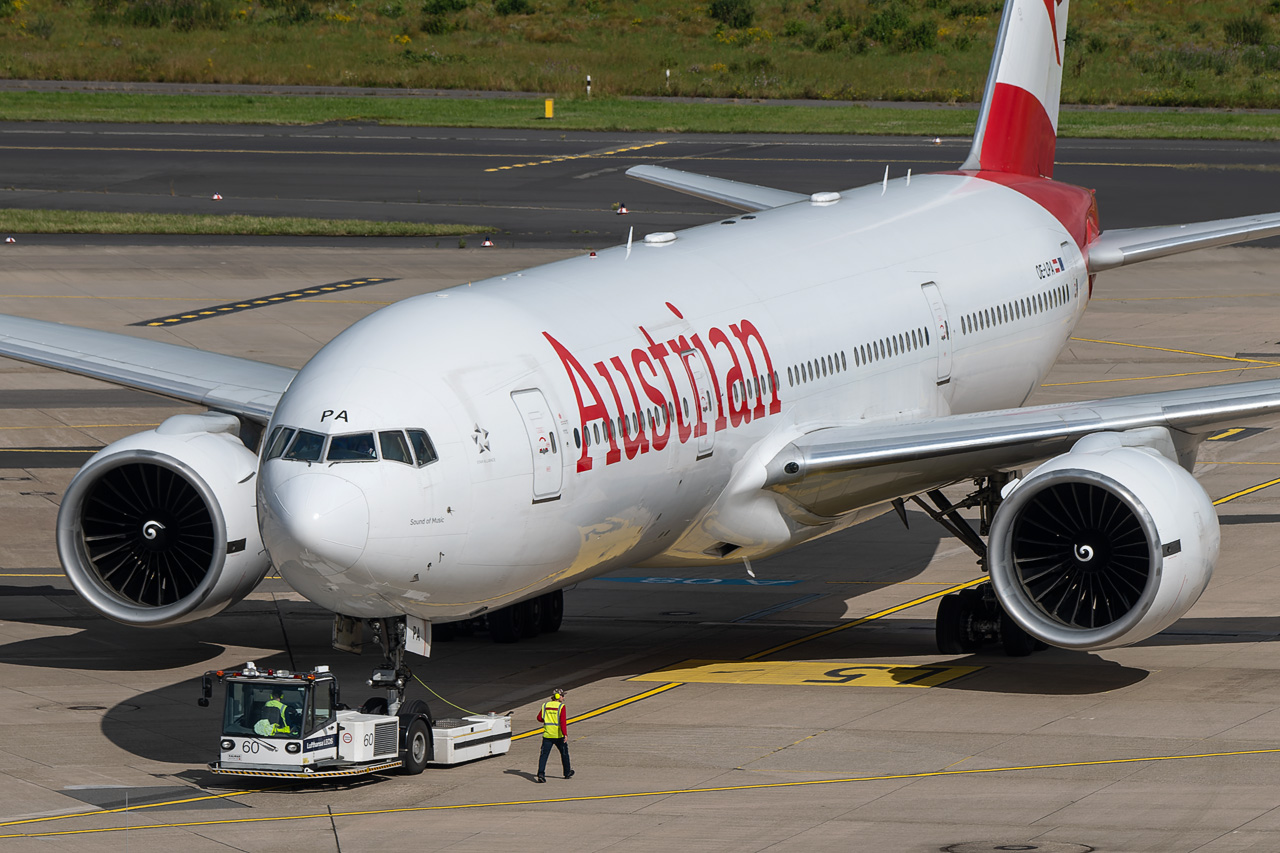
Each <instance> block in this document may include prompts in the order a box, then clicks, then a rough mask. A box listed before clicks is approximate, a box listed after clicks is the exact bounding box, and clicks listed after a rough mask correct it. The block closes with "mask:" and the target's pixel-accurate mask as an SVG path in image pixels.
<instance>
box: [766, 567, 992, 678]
mask: <svg viewBox="0 0 1280 853" xmlns="http://www.w3.org/2000/svg"><path fill="white" fill-rule="evenodd" d="M986 580H987V578H986V576H983V577H980V578H974V579H973V580H971V581H965V582H964V583H958V584H954V585H952V586H949V587H947V588H946V589H940V590H938V591H937V592H931V593H929V594H928V595H922V596H920V597H919V598H913V599H912V600H910V601H908V602H906V603H905V604H898V605H895V606H893V607H888V608H885V609H884V610H880V611H877V612H876V613H872V614H871V615H870V616H863V617H862V618H861V619H851V620H850V621H848V622H842V623H840V624H839V625H835V626H833V627H831V628H825V629H823V630H821V631H817V632H815V633H813V634H810V635H808V636H807V637H801V638H799V639H798V640H791V641H789V642H786V643H782V644H780V645H777V646H773V647H772V648H768V649H765V650H764V651H762V652H756V653H755V654H753V655H748V656H747V657H745V658H743V660H746V661H754V660H760V659H761V658H766V657H768V656H769V655H772V654H777V653H778V652H781V651H784V650H786V649H790V648H794V647H795V646H798V645H800V644H801V643H807V642H809V641H810V640H816V639H819V638H820V637H826V636H829V635H831V634H835V633H837V632H838V631H847V630H849V629H850V628H856V627H858V626H859V625H865V624H867V623H868V622H872V621H874V620H876V619H883V618H884V617H885V616H890V615H892V614H894V613H898V612H900V611H902V610H908V609H910V608H912V607H915V606H916V605H918V604H924V603H925V602H926V601H933V600H934V599H935V598H942V596H944V595H948V594H950V593H953V592H958V591H960V590H962V589H968V588H969V587H971V586H977V585H978V584H980V583H986Z"/></svg>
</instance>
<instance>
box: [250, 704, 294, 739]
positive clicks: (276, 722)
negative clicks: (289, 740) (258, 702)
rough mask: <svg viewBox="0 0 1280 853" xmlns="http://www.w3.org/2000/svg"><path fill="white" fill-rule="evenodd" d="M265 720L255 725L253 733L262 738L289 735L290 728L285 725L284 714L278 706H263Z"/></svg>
mask: <svg viewBox="0 0 1280 853" xmlns="http://www.w3.org/2000/svg"><path fill="white" fill-rule="evenodd" d="M262 713H263V715H264V716H263V718H262V719H261V720H258V722H256V723H254V724H253V731H254V733H255V734H259V735H261V736H262V737H275V736H277V735H287V734H289V727H288V726H286V725H284V717H283V716H282V715H283V712H282V711H281V710H280V707H279V706H277V705H272V704H271V703H267V704H266V705H264V706H262Z"/></svg>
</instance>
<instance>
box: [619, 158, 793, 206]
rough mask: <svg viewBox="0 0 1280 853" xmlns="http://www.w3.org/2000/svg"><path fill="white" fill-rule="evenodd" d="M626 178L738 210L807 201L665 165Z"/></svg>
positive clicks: (639, 169) (642, 168)
mask: <svg viewBox="0 0 1280 853" xmlns="http://www.w3.org/2000/svg"><path fill="white" fill-rule="evenodd" d="M627 177H629V178H636V179H638V180H641V181H644V182H645V183H647V184H654V185H655V186H659V187H666V188H667V189H671V190H675V191H676V192H682V193H686V194H688V195H692V196H697V197H698V198H705V199H707V200H708V201H718V202H720V203H721V204H727V205H728V206H729V207H736V208H738V209H739V210H768V209H769V208H772V207H782V205H784V204H794V203H795V202H797V201H806V200H807V199H808V198H809V197H808V196H807V195H803V194H801V193H793V192H788V191H787V190H775V189H773V188H772V187H761V186H757V185H755V184H744V183H742V182H741V181H730V180H728V179H727V178H711V177H708V176H706V175H697V174H694V173H693V172H681V171H680V170H679V169H668V168H666V167H665V166H632V167H631V168H630V169H627Z"/></svg>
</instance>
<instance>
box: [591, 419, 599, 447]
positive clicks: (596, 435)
mask: <svg viewBox="0 0 1280 853" xmlns="http://www.w3.org/2000/svg"><path fill="white" fill-rule="evenodd" d="M591 437H592V438H594V439H595V440H596V444H599V443H600V424H598V423H595V424H592V425H591Z"/></svg>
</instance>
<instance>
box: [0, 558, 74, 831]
mask: <svg viewBox="0 0 1280 853" xmlns="http://www.w3.org/2000/svg"><path fill="white" fill-rule="evenodd" d="M65 577H66V575H61V574H57V575H42V574H35V573H31V572H5V573H4V574H0V578H65ZM0 826H8V824H6V823H0Z"/></svg>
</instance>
